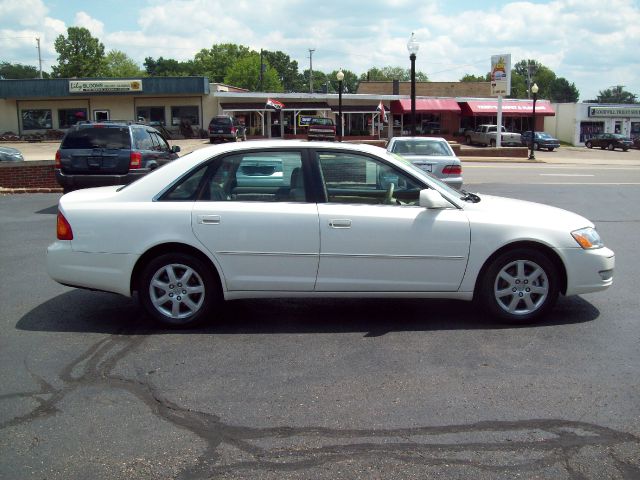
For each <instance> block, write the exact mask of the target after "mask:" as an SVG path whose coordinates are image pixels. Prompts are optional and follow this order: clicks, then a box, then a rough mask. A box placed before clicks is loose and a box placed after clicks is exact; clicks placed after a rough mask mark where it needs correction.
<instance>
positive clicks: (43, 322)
mask: <svg viewBox="0 0 640 480" xmlns="http://www.w3.org/2000/svg"><path fill="white" fill-rule="evenodd" d="M599 315H600V311H599V310H598V309H597V308H596V307H595V306H593V305H592V304H591V303H589V302H588V301H587V300H585V299H584V298H581V297H578V296H574V297H568V298H564V297H561V298H560V299H559V300H558V304H557V305H556V308H555V309H554V310H553V311H552V312H551V313H550V314H549V315H548V316H547V317H546V318H545V319H544V320H543V321H541V322H539V323H536V324H533V325H505V324H501V323H498V322H496V321H495V320H493V319H491V318H487V317H486V316H484V315H483V314H482V313H480V312H479V311H478V308H477V306H476V305H475V304H473V303H471V302H463V301H454V300H430V299H429V300H426V299H355V300H354V299H326V298H325V299H311V300H310V299H269V300H233V301H229V302H226V303H225V305H224V307H223V311H222V315H221V316H220V318H219V319H217V320H215V319H211V321H210V322H208V323H207V324H205V325H204V326H202V327H199V328H192V329H184V330H176V329H166V328H162V327H159V326H157V325H156V324H155V323H154V322H153V321H152V319H151V318H150V317H149V316H148V315H147V314H146V313H145V312H144V311H143V310H142V309H141V308H140V307H139V305H138V302H137V301H136V299H132V298H126V297H121V296H119V295H115V294H110V293H100V292H89V291H85V290H71V291H69V292H66V293H63V294H61V295H58V296H57V297H54V298H52V299H50V300H48V301H46V302H44V303H42V304H40V305H38V306H37V307H35V308H34V309H32V310H31V311H29V312H28V313H27V314H25V315H24V316H23V317H22V318H21V319H20V320H19V321H18V322H17V324H16V328H18V329H19V330H26V331H49V332H87V333H104V334H117V335H147V334H162V333H174V334H175V333H181V332H182V333H198V332H202V333H213V334H216V333H218V334H234V333H235V334H270V333H271V334H281V333H355V332H362V333H363V335H364V336H366V337H379V336H383V335H385V334H386V333H389V332H402V331H440V330H476V329H483V330H486V329H495V330H499V329H508V328H523V327H526V328H541V327H548V326H554V325H567V324H577V323H585V322H590V321H593V320H595V319H597V318H598V317H599Z"/></svg>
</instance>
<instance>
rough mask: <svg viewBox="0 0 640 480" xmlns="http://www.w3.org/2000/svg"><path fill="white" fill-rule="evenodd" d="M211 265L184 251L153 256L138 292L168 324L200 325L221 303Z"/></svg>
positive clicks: (155, 316) (144, 304)
mask: <svg viewBox="0 0 640 480" xmlns="http://www.w3.org/2000/svg"><path fill="white" fill-rule="evenodd" d="M211 268H212V267H211V266H209V265H207V264H206V263H205V262H203V261H202V260H200V259H199V258H196V257H194V256H192V255H189V254H185V253H167V254H163V255H160V256H158V257H156V258H154V259H152V260H151V261H150V262H148V263H147V265H145V267H144V268H143V269H142V272H141V274H140V282H139V285H138V286H139V289H138V295H139V298H140V303H141V304H142V307H143V308H144V309H145V310H146V312H147V313H148V314H149V315H150V316H151V317H153V319H154V320H156V321H157V322H159V323H160V324H162V325H164V326H167V327H172V328H187V327H193V326H196V325H198V324H201V323H202V322H204V321H205V320H208V319H209V315H210V314H212V313H214V312H216V311H219V310H220V306H221V303H222V293H221V288H220V282H219V281H218V277H217V275H215V274H214V273H213V272H212V270H211ZM171 277H173V278H171ZM172 280H175V281H173V282H172ZM163 299H166V300H164V301H163Z"/></svg>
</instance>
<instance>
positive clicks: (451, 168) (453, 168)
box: [442, 165, 462, 175]
mask: <svg viewBox="0 0 640 480" xmlns="http://www.w3.org/2000/svg"><path fill="white" fill-rule="evenodd" d="M442 173H443V174H444V175H462V167H461V166H460V165H447V166H446V167H444V168H443V169H442Z"/></svg>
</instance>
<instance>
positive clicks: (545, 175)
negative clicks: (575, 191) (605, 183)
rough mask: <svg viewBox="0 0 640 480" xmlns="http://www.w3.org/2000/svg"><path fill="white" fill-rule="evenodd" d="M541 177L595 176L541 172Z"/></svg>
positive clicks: (590, 175)
mask: <svg viewBox="0 0 640 480" xmlns="http://www.w3.org/2000/svg"><path fill="white" fill-rule="evenodd" d="M538 175H540V176H541V177H595V175H593V174H588V173H585V174H580V173H539V174H538Z"/></svg>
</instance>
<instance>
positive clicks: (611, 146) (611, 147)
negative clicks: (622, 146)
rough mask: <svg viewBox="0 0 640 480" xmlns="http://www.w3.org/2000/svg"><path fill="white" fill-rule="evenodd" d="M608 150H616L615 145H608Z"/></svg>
mask: <svg viewBox="0 0 640 480" xmlns="http://www.w3.org/2000/svg"><path fill="white" fill-rule="evenodd" d="M607 148H608V149H609V150H613V149H614V148H616V147H615V145H614V144H613V143H610V144H609V145H607Z"/></svg>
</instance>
